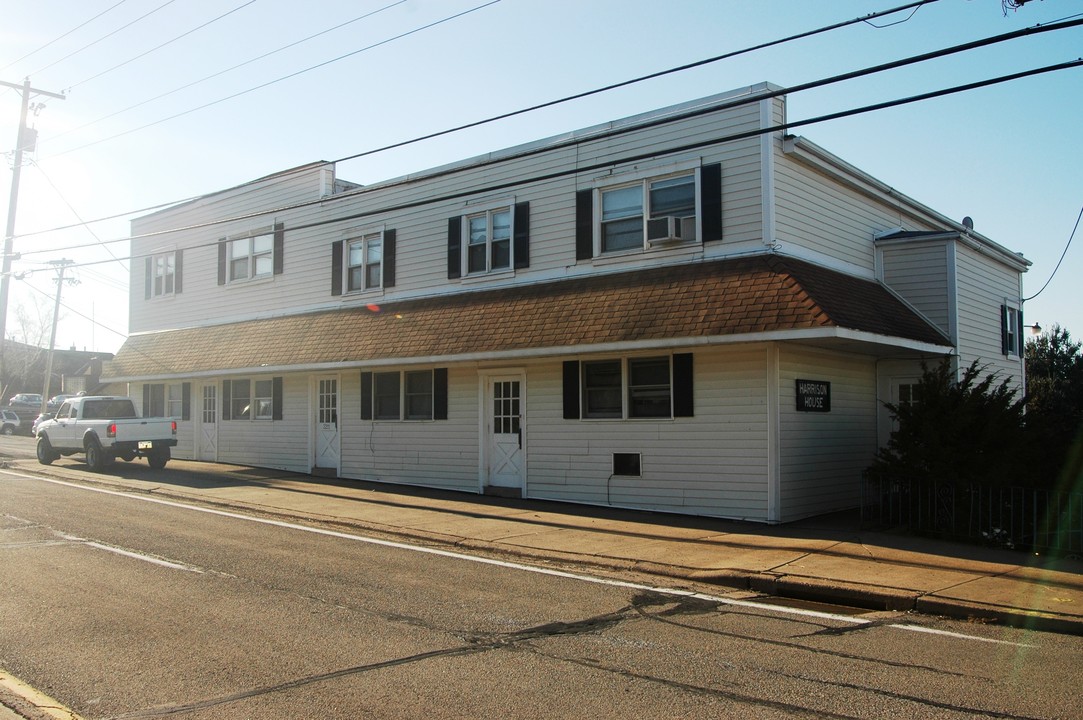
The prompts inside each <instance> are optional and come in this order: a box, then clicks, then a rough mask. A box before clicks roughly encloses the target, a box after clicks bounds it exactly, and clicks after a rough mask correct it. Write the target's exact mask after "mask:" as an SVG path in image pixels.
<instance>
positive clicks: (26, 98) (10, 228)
mask: <svg viewBox="0 0 1083 720" xmlns="http://www.w3.org/2000/svg"><path fill="white" fill-rule="evenodd" d="M0 87H9V88H14V89H15V90H18V91H20V92H21V93H22V100H23V102H22V113H21V114H20V116H19V133H18V137H17V138H16V139H15V166H14V167H13V168H12V170H11V198H10V199H9V201H8V224H7V229H6V230H5V231H4V259H3V263H2V269H0V388H3V385H4V383H5V382H6V380H7V375H5V374H4V370H5V367H4V346H5V345H7V332H8V294H9V292H10V290H11V287H10V286H11V261H12V260H13V259H14V258H13V256H12V243H13V242H14V241H15V210H16V208H17V207H18V205H19V177H20V176H21V175H22V169H23V149H24V148H25V147H27V146H31V147H32V146H33V135H32V134H31V133H30V132H28V128H27V127H26V114H27V111H28V110H29V108H30V95H31V94H34V95H46V96H48V97H51V98H57V99H60V100H64V99H65V97H64V95H61V94H58V93H52V92H46V91H44V90H38V89H36V88H32V87H30V78H27V79H26V80H24V81H23V84H22V85H16V84H14V83H9V82H4V81H3V80H0Z"/></svg>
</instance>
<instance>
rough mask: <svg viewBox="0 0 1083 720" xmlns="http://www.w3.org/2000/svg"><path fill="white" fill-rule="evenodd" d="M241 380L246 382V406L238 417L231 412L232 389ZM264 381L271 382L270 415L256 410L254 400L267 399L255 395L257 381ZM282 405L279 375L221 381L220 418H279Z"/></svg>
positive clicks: (248, 419)
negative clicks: (245, 409)
mask: <svg viewBox="0 0 1083 720" xmlns="http://www.w3.org/2000/svg"><path fill="white" fill-rule="evenodd" d="M241 382H247V383H248V408H247V412H245V413H244V415H243V416H240V417H238V416H237V414H236V413H234V412H233V401H234V393H233V390H234V387H235V385H236V384H237V383H241ZM264 382H270V383H271V395H270V401H271V414H270V415H266V414H261V413H258V412H256V401H257V400H261V399H262V400H266V399H267V396H264V395H259V396H257V395H256V385H257V383H264ZM186 384H187V383H186ZM282 405H283V402H282V377H281V376H279V375H274V376H268V375H248V376H245V377H238V378H230V379H229V380H223V381H222V394H221V398H220V401H219V403H218V406H219V408H221V413H222V420H247V421H249V422H268V421H275V420H281V419H282V417H283V415H282Z"/></svg>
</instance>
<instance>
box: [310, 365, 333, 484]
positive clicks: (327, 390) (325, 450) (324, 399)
mask: <svg viewBox="0 0 1083 720" xmlns="http://www.w3.org/2000/svg"><path fill="white" fill-rule="evenodd" d="M315 383H316V384H315V392H316V403H315V409H316V417H315V418H313V419H314V420H315V424H316V427H315V433H314V436H315V440H316V454H315V458H314V462H313V465H314V466H315V467H317V468H324V469H327V470H335V471H337V470H338V460H339V427H338V377H337V376H327V377H318V378H316V381H315Z"/></svg>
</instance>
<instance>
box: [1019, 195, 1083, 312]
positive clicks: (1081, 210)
mask: <svg viewBox="0 0 1083 720" xmlns="http://www.w3.org/2000/svg"><path fill="white" fill-rule="evenodd" d="M1080 220H1083V207H1081V208H1079V216H1078V217H1076V219H1075V227H1073V228H1072V234H1071V235H1069V236H1068V242H1067V244H1065V246H1064V251H1063V252H1061V254H1060V259H1059V260H1057V265H1056V267H1054V268H1053V272H1051V273H1049V279H1048V280H1046V281H1045V285H1042V288H1041V290H1039V291H1038V292H1036V293H1034V294H1033V295H1031V296H1030V297H1027V298H1023V302H1027V301H1028V300H1033V299H1034V298H1036V297H1038V296H1039V295H1041V294H1042V292H1044V291H1045V289H1046V288H1047V287H1049V283H1051V282H1053V277H1054V276H1055V275H1056V274H1057V270H1060V264H1061V263H1062V262H1064V256H1065V255H1067V254H1068V248H1070V247H1071V246H1072V240H1073V239H1074V238H1075V233H1076V230H1078V229H1079V221H1080Z"/></svg>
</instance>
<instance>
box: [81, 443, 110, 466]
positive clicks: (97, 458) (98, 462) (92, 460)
mask: <svg viewBox="0 0 1083 720" xmlns="http://www.w3.org/2000/svg"><path fill="white" fill-rule="evenodd" d="M112 461H113V456H112V455H109V454H108V453H106V452H105V450H103V449H102V446H101V443H99V442H98V441H97V440H95V439H94V438H91V439H90V440H87V443H86V464H87V467H89V468H90V470H91V471H92V472H101V471H102V470H104V469H105V466H106V465H108V464H109V463H110V462H112Z"/></svg>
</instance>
